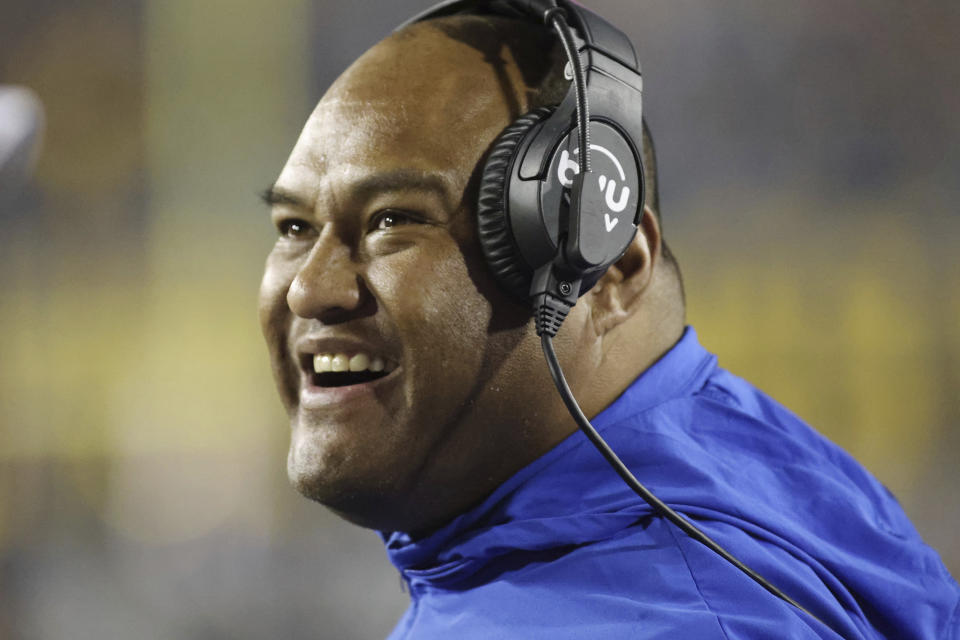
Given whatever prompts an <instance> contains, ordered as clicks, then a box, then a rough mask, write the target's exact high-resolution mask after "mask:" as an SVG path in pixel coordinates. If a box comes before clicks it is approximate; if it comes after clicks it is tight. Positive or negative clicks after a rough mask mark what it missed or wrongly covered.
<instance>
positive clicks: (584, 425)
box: [540, 332, 843, 638]
mask: <svg viewBox="0 0 960 640" xmlns="http://www.w3.org/2000/svg"><path fill="white" fill-rule="evenodd" d="M540 345H541V346H542V347H543V354H544V356H546V358H547V366H548V367H549V368H550V375H551V377H553V383H554V384H555V385H556V386H557V391H559V392H560V397H561V398H563V403H564V404H565V405H567V410H569V411H570V415H572V416H573V419H574V420H576V422H577V426H578V427H580V430H581V431H583V433H584V435H586V436H587V439H589V440H590V442H591V443H592V444H593V446H594V447H596V448H597V450H598V451H600V453H601V454H602V455H603V457H604V458H606V460H607V462H608V463H610V466H611V467H613V469H614V471H616V472H617V474H619V476H620V477H621V478H622V479H623V481H624V482H626V483H627V485H628V486H629V487H630V488H631V489H633V491H634V492H635V493H636V494H637V495H638V496H640V497H641V498H643V500H644V502H646V503H647V504H649V505H650V506H651V507H652V508H653V510H654V511H655V512H656V513H658V514H660V515H661V516H663V517H664V518H666V519H667V520H669V521H670V522H672V523H673V524H675V525H676V526H677V527H679V528H680V529H681V530H683V531H684V533H686V534H687V535H689V536H690V537H691V538H693V539H694V540H696V541H697V542H699V543H700V544H702V545H704V546H705V547H707V548H708V549H710V550H711V551H713V552H714V553H716V554H717V555H719V556H720V557H722V558H723V559H724V560H726V561H727V562H729V563H730V564H732V565H733V566H735V567H736V568H737V569H739V570H740V571H742V572H743V573H745V574H747V575H748V576H750V578H752V579H753V581H754V582H756V583H757V584H759V585H760V586H761V587H763V588H764V589H766V590H767V591H769V592H770V593H772V594H773V595H775V596H777V597H778V598H780V599H781V600H783V601H785V602H788V603H789V604H792V605H793V606H794V607H796V608H797V609H799V610H800V611H803V612H804V613H805V614H807V615H808V616H810V617H811V618H813V619H814V620H816V621H817V622H820V623H821V624H823V625H824V626H826V627H827V628H828V629H831V630H832V631H833V632H834V633H836V634H837V635H839V636H840V637H841V638H842V637H843V634H841V633H840V632H838V631H837V630H836V629H833V627H831V626H830V625H828V624H827V623H825V622H823V621H822V620H820V618H818V617H817V616H815V615H813V614H812V613H810V612H809V611H807V610H806V609H805V608H804V607H803V606H801V605H800V603H798V602H797V601H796V600H793V599H792V598H791V597H790V596H788V595H787V594H785V593H784V592H783V591H781V590H780V589H778V588H777V587H775V586H774V585H773V584H771V583H770V582H769V581H768V580H767V579H766V578H764V577H763V576H761V575H760V574H759V573H757V572H756V571H754V570H753V569H751V568H750V567H748V566H747V565H745V564H744V563H742V562H740V560H738V559H737V558H736V557H734V556H733V554H731V553H730V552H729V551H727V550H726V549H724V548H723V547H721V546H720V545H719V544H718V543H717V542H715V541H714V540H713V539H712V538H710V536H708V535H707V534H705V533H704V532H703V531H701V530H700V529H698V528H697V527H696V526H694V525H693V524H692V523H691V522H690V521H688V520H687V519H686V518H684V517H683V516H681V515H680V514H679V513H677V512H676V511H674V510H673V509H671V508H670V507H669V506H667V504H666V503H664V502H663V501H662V500H660V499H659V498H658V497H657V496H655V495H653V493H651V492H650V490H649V489H647V488H646V487H645V486H643V484H641V483H640V481H639V480H637V478H636V477H635V476H634V475H633V474H632V473H631V472H630V469H628V468H627V466H626V465H625V464H623V461H622V460H620V458H619V457H618V456H617V454H616V453H614V451H613V449H611V448H610V445H608V444H607V443H606V442H605V441H604V439H603V438H602V437H601V436H600V434H599V433H597V430H596V429H594V427H593V425H592V424H590V420H589V419H588V418H587V416H586V415H584V413H583V411H582V410H581V409H580V405H579V404H577V400H576V398H574V397H573V392H572V391H571V390H570V386H569V385H568V384H567V380H566V378H565V377H564V375H563V370H562V369H561V368H560V362H559V361H558V360H557V354H556V352H555V351H554V349H553V336H552V335H550V333H549V332H544V333H542V334H541V336H540Z"/></svg>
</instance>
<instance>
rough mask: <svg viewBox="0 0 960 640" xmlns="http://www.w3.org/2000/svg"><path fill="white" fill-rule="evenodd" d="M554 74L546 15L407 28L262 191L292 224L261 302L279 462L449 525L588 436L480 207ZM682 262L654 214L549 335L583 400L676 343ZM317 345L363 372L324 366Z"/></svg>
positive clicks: (411, 517) (327, 495)
mask: <svg viewBox="0 0 960 640" xmlns="http://www.w3.org/2000/svg"><path fill="white" fill-rule="evenodd" d="M559 69H562V56H561V55H560V53H559V50H558V48H557V47H556V46H555V44H554V41H553V39H552V36H551V35H550V34H549V33H548V32H546V31H545V30H543V29H541V28H539V27H538V26H536V25H532V24H529V25H528V24H526V23H521V22H513V21H509V20H505V19H498V18H481V17H455V18H444V19H440V20H434V21H429V22H426V23H421V24H416V25H414V26H412V27H409V28H408V29H406V30H404V31H403V32H401V33H399V34H395V35H393V36H391V37H390V38H388V39H387V40H385V41H383V42H381V43H380V44H378V45H377V46H375V47H374V48H372V49H371V50H369V51H368V52H367V53H366V54H364V55H363V56H362V57H361V58H360V59H358V60H357V61H356V62H355V63H354V64H353V65H352V66H351V67H350V68H349V69H348V70H347V71H346V72H345V73H344V74H343V75H342V76H341V77H340V78H339V79H338V80H337V81H336V82H335V83H334V85H333V86H332V87H331V88H330V90H329V91H328V92H327V94H326V95H325V96H324V97H323V99H322V100H321V101H320V103H319V104H318V106H317V108H316V109H315V111H314V112H313V114H312V115H311V116H310V119H309V120H308V121H307V124H306V126H305V128H304V130H303V133H302V134H301V136H300V139H299V140H298V142H297V144H296V146H295V147H294V149H293V152H292V153H291V156H290V158H289V160H288V161H287V164H286V166H285V167H284V168H283V170H282V172H281V174H280V177H279V178H278V179H277V182H276V184H275V186H274V187H273V189H272V190H271V192H270V194H269V197H268V199H269V200H270V202H271V204H272V216H273V219H274V221H275V223H276V225H277V228H278V230H279V234H280V237H279V238H278V240H277V244H276V246H275V247H274V249H273V251H272V252H271V254H270V256H269V258H268V260H267V265H266V271H265V273H264V278H263V283H262V286H261V295H260V316H261V323H262V326H263V331H264V335H265V337H266V339H267V343H268V345H269V347H270V351H271V359H272V363H273V368H274V373H275V376H276V379H277V382H278V386H279V389H280V393H281V396H282V398H283V400H284V403H285V405H286V407H287V410H288V412H289V416H290V421H291V428H292V434H291V444H290V451H289V456H288V472H289V475H290V479H291V481H292V482H293V483H294V485H295V486H296V487H297V488H298V489H299V490H300V491H301V492H302V493H303V494H304V495H306V496H308V497H310V498H312V499H315V500H317V501H319V502H322V503H324V504H326V505H327V506H329V507H331V508H332V509H334V510H335V511H337V512H338V513H340V514H342V515H343V516H344V517H346V518H348V519H350V520H351V521H353V522H356V523H358V524H361V525H364V526H369V527H375V528H379V529H401V530H405V531H419V530H424V529H428V528H430V527H433V526H436V525H438V524H441V523H442V522H444V521H445V520H448V519H449V518H451V517H453V516H454V515H456V514H457V513H459V512H461V511H462V510H464V509H465V508H467V507H469V506H470V505H471V504H473V503H474V502H476V501H478V500H480V499H482V498H483V497H484V496H485V495H486V494H487V493H489V492H490V491H491V490H492V489H493V488H495V487H496V486H497V485H498V484H499V483H500V482H502V481H503V480H505V479H506V478H508V477H509V476H510V475H512V474H513V473H514V472H516V471H517V470H518V469H519V468H520V467H522V466H523V465H525V464H527V463H529V462H530V461H532V460H533V459H535V458H536V457H537V456H539V455H541V454H542V453H543V452H545V451H546V450H548V449H549V448H550V447H552V446H553V445H555V444H556V443H558V442H559V441H560V440H562V439H563V438H564V437H566V436H567V435H569V434H570V433H571V432H572V431H573V430H574V429H575V426H574V424H573V422H572V420H571V419H570V418H569V416H568V415H567V413H566V409H565V408H564V406H563V403H562V402H561V401H560V399H559V397H558V396H557V395H556V392H555V391H554V389H553V386H552V382H551V380H550V377H549V374H548V372H547V369H546V366H545V365H544V363H543V359H542V356H541V354H540V350H539V339H538V338H537V336H536V334H535V331H534V329H533V323H532V320H531V313H530V310H529V308H528V307H527V306H526V305H522V304H518V303H517V302H515V301H513V300H512V299H510V298H509V297H508V296H507V295H506V294H505V293H504V292H503V291H501V290H500V289H499V288H498V286H497V284H496V282H495V281H494V279H493V276H492V275H491V274H490V273H489V271H488V270H487V268H486V265H485V263H484V259H483V255H482V252H481V250H480V248H479V244H478V241H477V235H476V221H475V211H476V206H475V203H476V187H477V184H476V183H477V179H478V174H479V172H480V169H481V167H482V163H483V160H484V158H485V155H486V154H487V151H488V150H489V147H490V145H491V143H492V142H493V141H494V140H495V139H496V137H497V136H498V134H499V133H500V132H501V131H502V130H503V128H504V127H506V126H507V125H508V124H510V123H511V122H512V121H513V120H514V119H516V118H517V117H518V116H520V115H522V114H523V113H526V112H527V111H529V110H531V109H532V108H534V107H536V106H539V105H540V104H550V103H555V102H557V101H558V100H559V98H560V97H561V96H562V93H563V91H565V87H562V86H561V84H560V83H561V82H562V75H561V72H559ZM669 262H670V261H669V260H665V259H664V252H663V244H662V242H661V238H660V230H659V223H658V221H657V220H656V218H655V216H654V215H653V213H652V211H650V210H649V209H648V210H647V211H646V212H645V215H644V216H643V222H642V224H641V230H640V233H638V236H637V239H636V240H635V242H634V243H633V245H632V246H631V248H630V249H629V250H628V252H627V254H626V255H625V256H624V257H623V259H622V260H621V261H620V263H618V265H616V266H615V267H613V268H611V270H610V272H609V273H608V274H607V275H606V276H605V277H604V278H603V279H602V280H601V281H600V282H599V283H598V284H597V285H596V287H594V289H593V290H591V292H590V293H588V294H587V295H585V296H584V297H583V298H582V299H581V301H580V302H579V303H578V304H577V306H576V307H575V308H574V310H573V311H572V312H571V314H570V316H569V317H568V319H567V321H566V323H565V325H564V327H563V329H562V330H561V332H560V334H559V335H558V337H557V339H556V344H557V351H558V354H559V357H560V360H561V362H562V363H563V364H564V365H565V368H566V371H567V374H568V378H569V379H570V382H571V384H572V386H573V389H574V391H575V393H577V394H578V397H579V399H580V400H581V404H582V405H583V406H584V409H585V411H587V413H588V415H589V414H593V413H596V412H598V411H600V410H601V409H602V408H603V407H604V406H606V405H607V404H609V402H610V401H612V400H613V399H614V398H615V397H616V395H617V394H619V392H620V391H622V389H623V388H625V387H626V385H627V384H629V382H630V381H631V380H632V379H633V378H634V377H635V376H636V375H637V374H638V373H639V372H640V371H642V369H643V368H645V367H646V366H647V365H648V364H649V363H650V362H652V361H653V360H654V359H656V357H659V355H661V354H662V353H663V352H664V351H665V350H666V349H667V348H669V346H670V345H671V344H672V343H673V342H674V341H675V340H676V339H677V338H678V337H679V335H680V332H681V331H682V325H683V311H682V302H681V301H680V297H679V279H678V277H677V274H676V271H675V270H674V269H673V268H672V267H671V266H670V265H669V264H668V263H669ZM638 332H643V333H642V334H641V333H638ZM611 354H616V355H615V356H614V355H611ZM328 356H329V358H330V359H331V360H332V363H330V362H329V361H328V360H327V359H326V357H328ZM315 358H316V360H317V363H318V365H320V367H321V368H326V367H327V366H328V364H330V366H332V367H333V368H334V369H336V368H341V366H342V365H343V364H344V362H348V363H349V365H353V368H355V369H364V371H362V372H356V373H353V374H350V373H325V374H316V373H314V368H313V367H314V359H315ZM381 362H382V364H383V371H381V372H371V371H370V369H378V368H379V366H378V365H379V363H381ZM384 374H386V375H384ZM339 385H343V386H339Z"/></svg>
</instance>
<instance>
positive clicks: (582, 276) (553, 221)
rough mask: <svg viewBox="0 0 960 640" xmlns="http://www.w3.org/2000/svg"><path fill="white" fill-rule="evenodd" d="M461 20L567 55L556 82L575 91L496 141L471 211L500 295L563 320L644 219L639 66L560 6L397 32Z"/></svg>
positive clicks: (579, 10) (436, 10)
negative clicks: (535, 40)
mask: <svg viewBox="0 0 960 640" xmlns="http://www.w3.org/2000/svg"><path fill="white" fill-rule="evenodd" d="M464 13H466V14H474V15H476V14H481V15H484V14H486V15H501V16H508V17H514V18H522V19H527V20H534V21H537V22H541V23H546V24H547V25H550V26H552V27H553V28H554V29H556V30H557V33H558V35H559V36H560V39H561V42H563V44H564V48H565V50H566V52H567V57H568V60H569V64H568V65H567V69H566V76H567V78H568V79H570V80H573V82H571V86H570V89H569V91H568V92H567V95H566V96H565V97H564V99H563V100H562V101H561V102H560V104H559V105H558V106H556V107H543V108H539V109H536V110H534V111H532V112H530V113H527V114H525V115H523V116H521V117H520V118H518V119H517V120H516V121H515V122H514V123H512V124H511V125H510V126H508V127H507V128H506V129H505V130H504V131H503V133H501V134H500V137H499V138H498V139H497V140H496V141H495V142H494V143H493V145H492V146H491V148H490V151H489V154H488V156H487V161H486V166H485V167H484V170H483V176H482V179H481V182H480V189H479V202H478V203H477V224H478V228H479V238H480V243H481V246H482V247H483V252H484V255H485V256H486V259H487V263H488V264H489V266H490V269H491V271H492V272H493V274H494V275H495V276H496V278H497V280H498V281H499V282H500V284H501V285H502V286H503V287H504V288H505V289H506V290H507V291H508V292H510V294H511V295H513V296H514V297H515V298H517V299H518V300H533V301H534V303H535V306H536V301H537V300H539V299H542V298H543V297H544V296H548V297H549V298H550V299H551V304H550V306H551V307H554V306H556V307H557V309H556V312H557V313H560V314H562V316H565V315H566V310H569V307H572V306H573V304H574V303H576V301H577V298H578V297H579V296H580V295H582V294H583V293H586V291H588V290H589V289H590V288H591V287H592V286H593V285H594V284H595V283H596V282H597V280H599V279H600V277H601V276H602V275H603V274H604V272H605V271H606V270H607V268H608V267H609V266H610V265H611V264H613V263H614V262H616V261H617V260H618V259H619V258H620V257H621V256H622V255H623V254H624V252H625V251H626V250H627V247H628V246H629V245H630V242H631V241H632V240H633V237H634V235H635V234H636V231H637V225H638V224H639V221H640V216H641V215H642V212H643V202H644V174H643V162H642V158H643V148H642V144H643V111H642V89H643V79H642V77H641V75H640V65H639V63H638V62H637V55H636V52H635V51H634V49H633V45H632V44H631V43H630V39H629V38H627V36H625V35H624V34H623V33H621V32H620V31H619V30H617V29H616V28H615V27H613V26H612V25H610V24H609V23H608V22H606V21H605V20H603V19H602V18H600V17H599V16H597V15H596V14H594V13H591V12H590V11H588V10H586V9H584V8H583V7H581V6H579V5H577V4H575V3H573V2H568V1H564V0H561V2H559V3H557V2H551V1H547V0H521V1H514V2H508V1H493V2H482V1H478V0H473V1H471V0H452V1H449V0H448V1H447V2H441V3H440V4H438V5H436V6H434V7H433V8H431V9H428V10H427V11H425V12H423V13H421V14H420V15H418V16H416V17H414V18H412V19H411V20H409V21H407V22H406V23H404V24H403V25H401V27H400V28H403V27H405V26H407V25H409V24H412V23H415V22H419V21H422V20H427V19H430V18H437V17H440V16H447V15H454V14H464ZM568 20H569V21H570V22H569V23H568V22H567V21H568ZM571 24H572V26H573V28H574V30H575V32H576V33H575V34H574V30H571V29H570V26H571ZM585 122H589V123H590V125H589V126H588V127H585V126H583V123H585ZM538 318H539V315H538ZM560 321H562V317H561V318H560ZM543 328H544V329H545V330H547V331H548V332H549V331H552V333H556V329H559V324H556V326H552V323H550V322H544V327H543Z"/></svg>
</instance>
